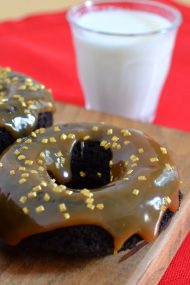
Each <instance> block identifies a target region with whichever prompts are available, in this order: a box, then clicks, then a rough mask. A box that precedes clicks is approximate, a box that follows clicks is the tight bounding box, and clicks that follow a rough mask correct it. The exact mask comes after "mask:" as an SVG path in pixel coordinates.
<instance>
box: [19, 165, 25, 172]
mask: <svg viewBox="0 0 190 285" xmlns="http://www.w3.org/2000/svg"><path fill="white" fill-rule="evenodd" d="M18 170H20V171H25V170H26V167H24V166H20V167H19V168H18Z"/></svg>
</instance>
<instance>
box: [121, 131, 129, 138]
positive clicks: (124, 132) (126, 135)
mask: <svg viewBox="0 0 190 285" xmlns="http://www.w3.org/2000/svg"><path fill="white" fill-rule="evenodd" d="M121 133H122V135H123V136H124V137H128V136H131V132H130V131H129V130H127V129H123V130H121Z"/></svg>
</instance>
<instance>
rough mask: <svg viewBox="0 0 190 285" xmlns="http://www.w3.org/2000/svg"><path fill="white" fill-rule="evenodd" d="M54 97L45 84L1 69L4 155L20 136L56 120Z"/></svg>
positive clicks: (0, 146)
mask: <svg viewBox="0 0 190 285" xmlns="http://www.w3.org/2000/svg"><path fill="white" fill-rule="evenodd" d="M53 111H54V105H53V99H52V97H51V93H50V91H49V90H47V89H45V86H44V85H42V84H40V83H39V82H37V81H35V80H33V79H32V78H30V77H28V76H26V75H23V74H21V73H18V72H15V71H11V69H10V68H0V154H1V153H2V152H3V151H4V150H5V149H6V148H7V147H8V146H9V145H11V144H12V143H13V142H14V141H15V140H16V139H18V138H20V137H23V136H27V135H29V134H30V133H31V132H32V131H33V130H35V129H37V128H40V127H44V128H45V127H50V126H51V125H52V123H53V116H52V112H53Z"/></svg>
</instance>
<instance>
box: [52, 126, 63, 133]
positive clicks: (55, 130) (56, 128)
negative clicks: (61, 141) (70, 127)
mask: <svg viewBox="0 0 190 285" xmlns="http://www.w3.org/2000/svg"><path fill="white" fill-rule="evenodd" d="M53 130H54V132H60V131H61V129H60V127H58V126H55V127H54V128H53Z"/></svg>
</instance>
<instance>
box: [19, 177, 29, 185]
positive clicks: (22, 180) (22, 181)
mask: <svg viewBox="0 0 190 285" xmlns="http://www.w3.org/2000/svg"><path fill="white" fill-rule="evenodd" d="M26 181H27V180H26V179H25V178H21V179H20V180H19V181H18V183H19V184H24V183H25V182H26Z"/></svg>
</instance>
